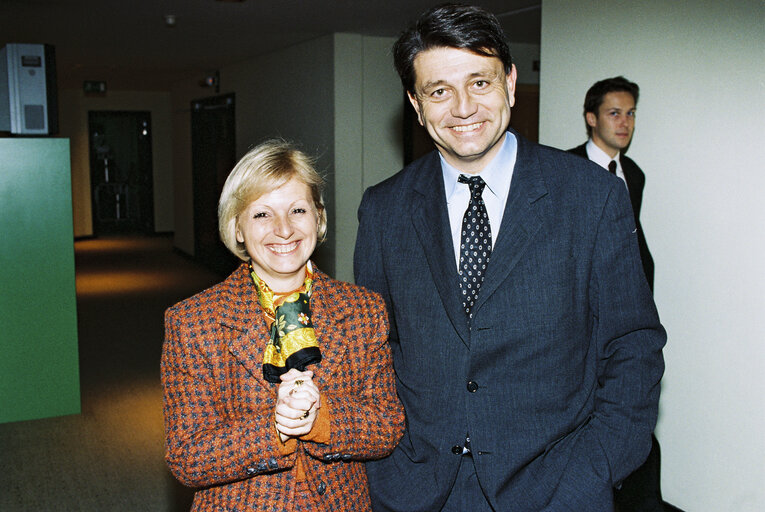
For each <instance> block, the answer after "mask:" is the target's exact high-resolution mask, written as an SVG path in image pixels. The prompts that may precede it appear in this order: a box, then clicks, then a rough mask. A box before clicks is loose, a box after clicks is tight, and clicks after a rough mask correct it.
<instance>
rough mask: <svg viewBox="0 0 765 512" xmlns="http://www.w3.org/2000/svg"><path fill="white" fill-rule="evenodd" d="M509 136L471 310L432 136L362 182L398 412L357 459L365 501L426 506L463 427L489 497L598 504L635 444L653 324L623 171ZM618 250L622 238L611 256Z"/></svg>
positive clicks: (652, 368)
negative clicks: (377, 178) (396, 167)
mask: <svg viewBox="0 0 765 512" xmlns="http://www.w3.org/2000/svg"><path fill="white" fill-rule="evenodd" d="M512 133H513V135H514V136H515V137H516V138H517V139H518V156H517V161H516V165H515V169H514V175H513V181H512V184H511V187H510V194H509V197H508V200H507V206H506V209H505V213H504V217H503V220H502V225H501V228H500V231H499V233H498V239H497V241H496V245H495V247H494V250H493V252H492V255H491V259H490V261H489V267H488V271H487V275H486V279H485V281H484V284H483V285H482V287H481V290H480V293H479V297H478V300H477V302H476V305H475V307H474V312H475V313H474V317H473V320H472V323H469V322H468V319H467V316H466V315H465V312H464V310H463V309H462V305H461V302H460V295H459V283H458V280H457V267H456V263H455V261H454V252H453V248H452V241H451V235H450V232H449V222H448V219H447V209H446V199H445V195H444V187H443V178H442V173H441V168H440V162H439V159H438V155H437V153H435V152H433V153H431V154H429V155H426V156H425V157H423V158H422V159H420V160H418V161H416V162H414V163H412V164H411V165H409V166H408V167H406V168H405V169H403V170H402V171H401V172H399V173H398V174H396V175H395V176H393V177H391V178H389V179H388V180H386V181H384V182H383V183H380V184H379V185H376V186H374V187H372V188H370V189H368V190H367V191H366V192H365V194H364V197H363V200H362V204H361V206H360V208H359V221H360V226H359V231H358V238H357V244H356V253H355V261H354V270H355V276H356V281H357V283H358V284H361V285H363V286H366V287H368V288H371V289H372V290H375V291H377V292H379V293H381V294H382V296H383V297H384V299H385V301H386V304H387V307H388V311H389V316H390V320H391V335H390V343H391V346H392V349H393V354H394V367H395V370H396V377H397V391H398V394H399V396H400V398H401V399H402V402H403V403H404V407H405V410H406V417H407V430H406V432H405V434H404V437H403V438H402V440H401V442H400V443H399V445H398V447H397V448H396V450H394V452H393V454H392V455H390V456H389V457H386V458H384V459H381V460H379V461H376V462H372V463H368V464H367V473H368V476H369V481H370V492H371V496H372V502H373V507H374V509H375V510H378V511H396V512H404V511H438V510H439V509H440V507H441V506H442V504H443V503H444V501H445V500H446V497H447V496H448V494H449V492H450V489H451V486H452V484H453V482H454V478H455V475H456V472H457V469H458V467H459V464H460V457H461V455H459V449H458V447H459V446H461V445H463V444H464V441H465V435H466V433H469V434H470V438H471V447H472V452H473V460H474V462H475V466H476V471H477V475H478V478H479V480H480V484H481V488H482V489H483V490H484V492H485V493H486V495H487V497H488V499H489V501H490V502H491V504H492V505H493V506H494V508H495V509H496V510H501V511H503V512H504V511H524V512H528V511H534V510H588V511H599V510H611V508H612V491H611V489H612V487H613V486H614V485H616V484H618V482H619V481H620V480H621V479H623V478H624V477H626V476H627V475H628V474H629V473H630V472H631V471H632V470H633V469H635V468H636V467H637V466H638V465H640V463H641V462H642V461H643V459H644V458H645V457H646V455H647V454H648V451H649V448H650V435H651V432H652V431H653V428H654V424H655V422H656V416H657V408H658V399H659V381H660V379H661V376H662V373H663V369H664V364H663V359H662V354H661V350H662V347H663V345H664V343H665V340H666V334H665V332H664V329H663V328H662V326H661V324H660V323H659V319H658V316H657V312H656V309H655V306H654V303H653V300H652V298H651V292H650V290H649V288H648V286H647V284H646V281H645V279H643V278H642V276H641V275H640V272H639V270H638V269H639V267H640V257H639V254H638V248H637V237H636V236H635V224H634V217H633V215H632V209H631V208H630V203H629V200H628V198H627V191H626V189H625V187H624V185H623V184H622V182H621V181H620V180H618V179H617V178H615V177H614V176H611V175H609V174H608V173H604V172H602V170H601V169H600V168H599V167H598V166H597V165H595V164H593V163H591V162H589V161H587V160H583V159H581V158H579V157H576V156H574V155H571V154H568V153H565V152H562V151H558V150H555V149H552V148H548V147H544V146H539V145H537V144H534V143H531V142H529V141H527V140H525V139H523V138H521V137H520V136H519V135H518V134H517V133H515V132H512ZM625 255H626V256H625Z"/></svg>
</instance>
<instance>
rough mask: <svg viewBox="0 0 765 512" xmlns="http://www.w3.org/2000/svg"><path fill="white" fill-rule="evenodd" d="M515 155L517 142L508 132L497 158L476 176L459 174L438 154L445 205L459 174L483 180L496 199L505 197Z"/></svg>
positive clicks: (455, 185) (511, 175) (452, 192)
mask: <svg viewBox="0 0 765 512" xmlns="http://www.w3.org/2000/svg"><path fill="white" fill-rule="evenodd" d="M517 154H518V141H517V140H516V139H515V136H514V135H512V134H511V133H510V132H506V133H505V140H503V141H502V147H500V148H499V153H497V156H495V157H494V159H493V160H492V161H491V162H489V165H487V166H486V167H485V168H484V169H483V170H482V171H481V172H479V173H478V174H473V175H471V174H468V173H465V172H460V171H459V170H457V169H456V168H455V167H453V166H452V165H450V164H449V163H447V162H446V160H444V157H443V156H442V155H441V153H439V154H438V156H439V158H440V159H441V170H442V171H443V174H444V188H445V192H446V201H447V203H448V202H449V199H450V198H451V197H452V194H454V190H455V188H456V187H457V178H459V176H460V174H464V175H465V176H468V177H469V176H480V177H481V178H483V181H484V182H486V189H488V190H489V192H491V193H492V194H493V195H494V196H496V197H500V198H501V197H506V196H507V193H508V191H509V190H510V181H511V180H512V178H513V167H514V166H515V159H516V156H517ZM486 189H484V190H486Z"/></svg>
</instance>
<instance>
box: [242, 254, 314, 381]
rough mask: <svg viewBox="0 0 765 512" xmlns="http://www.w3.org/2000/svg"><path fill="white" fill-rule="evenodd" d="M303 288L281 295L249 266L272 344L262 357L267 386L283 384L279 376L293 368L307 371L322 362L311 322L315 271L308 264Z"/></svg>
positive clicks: (270, 343)
mask: <svg viewBox="0 0 765 512" xmlns="http://www.w3.org/2000/svg"><path fill="white" fill-rule="evenodd" d="M305 273H306V277H305V282H304V283H303V286H301V287H300V288H298V289H297V290H295V291H292V292H288V293H283V294H278V293H274V292H273V291H272V290H271V289H270V288H269V287H268V285H267V284H266V283H265V281H263V280H262V279H261V278H259V277H258V275H257V274H256V273H255V270H254V269H253V267H252V263H250V275H251V276H252V280H253V282H254V283H255V287H256V288H257V290H258V300H259V301H260V305H261V307H262V308H263V311H264V313H265V316H266V325H269V324H270V325H269V332H270V336H271V338H270V340H269V341H268V345H266V350H265V354H264V357H263V377H264V378H265V379H266V380H267V381H268V382H274V383H278V382H280V379H279V376H280V375H282V374H283V373H287V372H288V371H289V369H290V368H296V369H298V370H300V371H305V367H306V366H307V365H309V364H311V363H318V362H320V361H321V351H320V350H319V343H318V341H317V340H316V333H315V332H314V328H313V323H312V321H311V305H310V301H311V293H312V292H313V267H312V266H311V262H310V261H309V262H308V263H307V264H306V272H305Z"/></svg>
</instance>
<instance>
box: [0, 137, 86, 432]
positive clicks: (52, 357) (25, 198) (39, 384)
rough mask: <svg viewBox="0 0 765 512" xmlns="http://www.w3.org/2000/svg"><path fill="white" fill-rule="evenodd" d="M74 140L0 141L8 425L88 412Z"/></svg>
mask: <svg viewBox="0 0 765 512" xmlns="http://www.w3.org/2000/svg"><path fill="white" fill-rule="evenodd" d="M69 161H70V160H69V140H68V139H53V138H5V139H0V422H9V421H20V420H29V419H37V418H44V417H49V416H60V415H64V414H76V413H79V412H80V380H79V366H78V356H77V303H76V295H75V284H74V239H73V234H72V233H73V232H72V189H71V173H70V164H69Z"/></svg>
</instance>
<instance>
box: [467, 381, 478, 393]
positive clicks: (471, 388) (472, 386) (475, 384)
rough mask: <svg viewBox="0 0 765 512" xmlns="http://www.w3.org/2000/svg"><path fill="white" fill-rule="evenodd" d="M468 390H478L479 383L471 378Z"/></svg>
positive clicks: (473, 391) (472, 391)
mask: <svg viewBox="0 0 765 512" xmlns="http://www.w3.org/2000/svg"><path fill="white" fill-rule="evenodd" d="M467 390H468V391H470V392H471V393H475V392H476V391H478V384H477V383H476V382H474V381H472V380H471V381H470V382H468V383H467Z"/></svg>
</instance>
